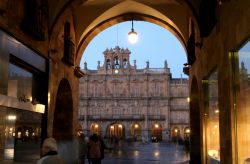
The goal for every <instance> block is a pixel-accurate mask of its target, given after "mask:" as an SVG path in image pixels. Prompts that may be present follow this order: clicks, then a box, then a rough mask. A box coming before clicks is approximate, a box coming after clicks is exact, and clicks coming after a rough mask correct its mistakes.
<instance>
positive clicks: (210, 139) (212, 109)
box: [203, 71, 220, 163]
mask: <svg viewBox="0 0 250 164" xmlns="http://www.w3.org/2000/svg"><path fill="white" fill-rule="evenodd" d="M203 85H204V86H205V87H204V88H205V93H206V105H205V106H206V108H205V109H206V110H205V113H204V116H205V127H206V128H205V131H206V132H205V133H206V135H205V140H206V147H207V150H206V152H207V153H206V154H207V162H208V163H213V162H215V161H216V162H217V163H218V162H219V161H220V132H219V127H220V126H219V106H218V75H217V71H215V72H213V73H212V74H211V75H210V76H209V78H208V79H207V80H204V81H203Z"/></svg>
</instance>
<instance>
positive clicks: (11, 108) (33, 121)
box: [0, 30, 48, 163]
mask: <svg viewBox="0 0 250 164" xmlns="http://www.w3.org/2000/svg"><path fill="white" fill-rule="evenodd" d="M0 52H1V53H0V163H14V161H15V162H18V163H19V162H20V163H27V162H34V163H35V162H36V160H37V159H39V158H40V145H41V137H42V136H43V137H44V136H46V127H45V126H44V124H42V122H44V121H46V119H47V118H46V117H45V115H44V114H43V113H44V112H45V106H46V104H47V101H48V95H47V91H48V85H47V82H48V76H47V72H46V67H47V64H46V60H45V59H44V58H43V57H41V56H39V55H38V54H37V53H36V52H34V51H32V50H31V49H29V48H28V47H26V46H25V45H23V44H22V43H20V42H19V41H17V40H16V39H15V38H12V37H11V36H9V35H8V34H6V33H4V32H3V31H1V30H0Z"/></svg>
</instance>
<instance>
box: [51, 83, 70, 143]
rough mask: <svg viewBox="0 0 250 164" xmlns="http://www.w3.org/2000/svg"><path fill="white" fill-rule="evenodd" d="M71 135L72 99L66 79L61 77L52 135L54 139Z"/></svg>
mask: <svg viewBox="0 0 250 164" xmlns="http://www.w3.org/2000/svg"><path fill="white" fill-rule="evenodd" d="M72 135H73V99H72V92H71V87H70V84H69V82H68V80H67V79H62V80H61V82H60V84H59V87H58V91H57V97H56V106H55V112H54V122H53V136H54V137H55V138H56V139H69V138H71V137H72Z"/></svg>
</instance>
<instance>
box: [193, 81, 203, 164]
mask: <svg viewBox="0 0 250 164" xmlns="http://www.w3.org/2000/svg"><path fill="white" fill-rule="evenodd" d="M200 124H201V122H200V107H199V89H198V84H197V79H196V78H195V77H194V78H193V79H192V83H191V94H190V128H191V133H190V164H200V163H202V162H201V142H200V141H201V137H200V136H201V129H200Z"/></svg>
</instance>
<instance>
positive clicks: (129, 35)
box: [128, 19, 138, 44]
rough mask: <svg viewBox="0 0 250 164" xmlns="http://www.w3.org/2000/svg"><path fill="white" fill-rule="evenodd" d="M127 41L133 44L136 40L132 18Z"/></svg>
mask: <svg viewBox="0 0 250 164" xmlns="http://www.w3.org/2000/svg"><path fill="white" fill-rule="evenodd" d="M128 41H129V42H130V43H131V44H135V43H136V42H137V41H138V35H137V32H135V30H134V23H133V19H132V29H131V31H130V32H129V33H128Z"/></svg>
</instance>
